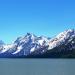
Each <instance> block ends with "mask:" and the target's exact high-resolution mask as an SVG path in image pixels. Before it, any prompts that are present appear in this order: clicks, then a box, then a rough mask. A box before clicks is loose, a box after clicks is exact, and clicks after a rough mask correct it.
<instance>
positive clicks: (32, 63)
mask: <svg viewBox="0 0 75 75" xmlns="http://www.w3.org/2000/svg"><path fill="white" fill-rule="evenodd" d="M0 75H75V59H3V58H1V59H0Z"/></svg>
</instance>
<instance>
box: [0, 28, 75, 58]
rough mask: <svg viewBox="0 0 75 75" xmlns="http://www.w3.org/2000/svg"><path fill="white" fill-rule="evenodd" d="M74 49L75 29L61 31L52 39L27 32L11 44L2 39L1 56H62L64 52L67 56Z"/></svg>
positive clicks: (0, 42) (0, 43) (72, 52)
mask: <svg viewBox="0 0 75 75" xmlns="http://www.w3.org/2000/svg"><path fill="white" fill-rule="evenodd" d="M74 51H75V30H74V29H69V30H66V31H64V32H61V33H60V34H58V35H57V36H56V37H54V38H51V39H49V37H48V38H47V37H44V36H40V37H38V36H36V35H34V34H31V33H27V34H26V35H25V36H23V37H18V38H17V39H16V40H15V41H14V43H13V44H10V45H6V44H4V43H3V42H2V41H0V57H61V56H63V55H62V53H64V54H65V56H66V55H67V54H68V53H70V55H71V54H74ZM73 56H74V55H73Z"/></svg>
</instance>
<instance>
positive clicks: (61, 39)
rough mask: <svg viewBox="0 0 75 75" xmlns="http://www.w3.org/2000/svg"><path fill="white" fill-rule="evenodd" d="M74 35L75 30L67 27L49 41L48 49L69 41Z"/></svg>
mask: <svg viewBox="0 0 75 75" xmlns="http://www.w3.org/2000/svg"><path fill="white" fill-rule="evenodd" d="M74 37H75V30H74V29H69V30H66V31H64V32H61V33H60V34H58V35H57V36H56V37H55V38H53V39H51V40H50V41H49V49H52V48H54V47H56V46H59V45H61V44H65V43H66V42H69V41H71V40H72V39H73V38H74Z"/></svg>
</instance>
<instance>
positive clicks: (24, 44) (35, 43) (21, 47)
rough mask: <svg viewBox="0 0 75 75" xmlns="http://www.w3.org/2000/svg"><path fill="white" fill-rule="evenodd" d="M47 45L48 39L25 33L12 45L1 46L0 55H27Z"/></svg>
mask: <svg viewBox="0 0 75 75" xmlns="http://www.w3.org/2000/svg"><path fill="white" fill-rule="evenodd" d="M47 44H48V39H47V38H46V37H44V36H41V37H37V36H35V35H34V34H31V33H27V34H26V35H25V36H23V37H18V38H17V39H16V41H15V42H14V43H13V44H10V45H3V46H2V48H1V49H0V54H2V53H10V54H12V55H16V54H19V55H29V54H30V53H32V52H34V51H37V50H38V49H40V48H42V47H44V46H46V45H47Z"/></svg>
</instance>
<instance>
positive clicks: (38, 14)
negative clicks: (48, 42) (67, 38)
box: [0, 0, 75, 43]
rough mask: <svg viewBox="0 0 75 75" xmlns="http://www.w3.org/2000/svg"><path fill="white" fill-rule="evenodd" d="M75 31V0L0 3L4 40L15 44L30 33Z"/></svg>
mask: <svg viewBox="0 0 75 75" xmlns="http://www.w3.org/2000/svg"><path fill="white" fill-rule="evenodd" d="M71 28H75V0H0V39H1V40H3V41H4V42H5V43H11V42H12V41H13V40H15V39H16V38H17V37H18V36H22V35H25V34H26V33H27V32H31V33H34V34H36V35H45V36H49V37H52V36H55V35H57V34H58V33H60V32H62V31H64V30H66V29H71Z"/></svg>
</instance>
